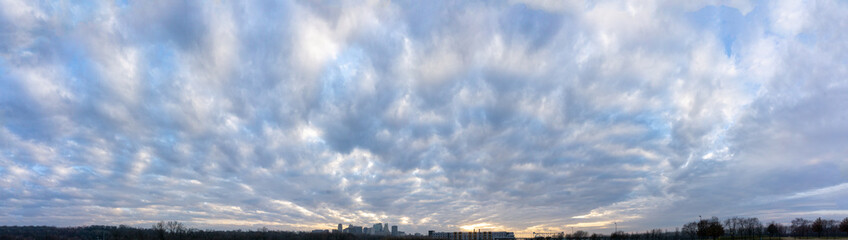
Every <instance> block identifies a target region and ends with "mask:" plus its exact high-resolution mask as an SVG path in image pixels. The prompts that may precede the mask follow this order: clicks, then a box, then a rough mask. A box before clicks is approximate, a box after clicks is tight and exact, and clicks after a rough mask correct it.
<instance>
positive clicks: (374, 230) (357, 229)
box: [312, 223, 406, 236]
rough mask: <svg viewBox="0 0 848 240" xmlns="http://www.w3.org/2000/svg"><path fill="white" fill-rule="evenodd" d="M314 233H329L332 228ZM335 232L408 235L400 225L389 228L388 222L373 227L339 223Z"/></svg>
mask: <svg viewBox="0 0 848 240" xmlns="http://www.w3.org/2000/svg"><path fill="white" fill-rule="evenodd" d="M312 232H314V233H323V232H326V233H329V232H330V230H312ZM332 232H333V233H352V234H364V235H376V236H406V233H405V232H401V231H398V226H391V228H389V224H388V223H375V224H374V225H372V226H371V227H363V226H354V225H353V224H348V225H347V227H344V224H341V223H339V226H338V228H336V229H333V231H332Z"/></svg>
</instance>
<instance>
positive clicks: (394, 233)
mask: <svg viewBox="0 0 848 240" xmlns="http://www.w3.org/2000/svg"><path fill="white" fill-rule="evenodd" d="M397 235H398V231H397V226H392V236H397Z"/></svg>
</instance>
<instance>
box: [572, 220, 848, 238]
mask: <svg viewBox="0 0 848 240" xmlns="http://www.w3.org/2000/svg"><path fill="white" fill-rule="evenodd" d="M846 236H848V217H846V218H845V219H843V220H842V221H837V220H832V219H822V218H816V219H815V220H808V219H804V218H796V219H794V220H792V222H791V225H788V226H784V225H783V224H781V223H777V222H774V221H772V222H769V223H768V224H763V223H762V222H760V220H759V219H758V218H755V217H752V218H745V217H731V218H728V219H725V220H724V221H721V220H719V219H718V218H717V217H712V218H708V219H701V220H699V221H693V222H689V223H686V224H684V225H683V227H682V228H679V229H675V230H674V231H673V232H672V231H665V230H662V229H653V230H649V231H646V232H637V233H626V232H623V231H617V232H614V233H612V234H610V235H603V234H597V233H593V234H589V233H588V232H585V231H576V232H574V233H572V234H566V235H565V236H564V238H565V239H569V240H577V239H589V240H605V239H628V240H643V239H644V240H646V239H713V240H715V239H722V240H725V239H726V240H737V239H739V240H744V239H749V240H754V239H757V240H762V239H764V238H766V239H772V238H778V239H779V238H781V237H795V238H813V237H815V238H831V237H841V238H844V237H846Z"/></svg>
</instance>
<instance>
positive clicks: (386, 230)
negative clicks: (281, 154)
mask: <svg viewBox="0 0 848 240" xmlns="http://www.w3.org/2000/svg"><path fill="white" fill-rule="evenodd" d="M383 224H384V225H383V232H384V233H389V223H383ZM386 235H388V234H386Z"/></svg>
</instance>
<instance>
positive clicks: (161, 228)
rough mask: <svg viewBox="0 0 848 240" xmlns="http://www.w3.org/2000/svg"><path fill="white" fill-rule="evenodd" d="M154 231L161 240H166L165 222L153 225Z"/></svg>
mask: <svg viewBox="0 0 848 240" xmlns="http://www.w3.org/2000/svg"><path fill="white" fill-rule="evenodd" d="M153 231H154V232H156V236H157V237H159V240H165V222H164V221H159V222H158V223H156V224H153Z"/></svg>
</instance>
